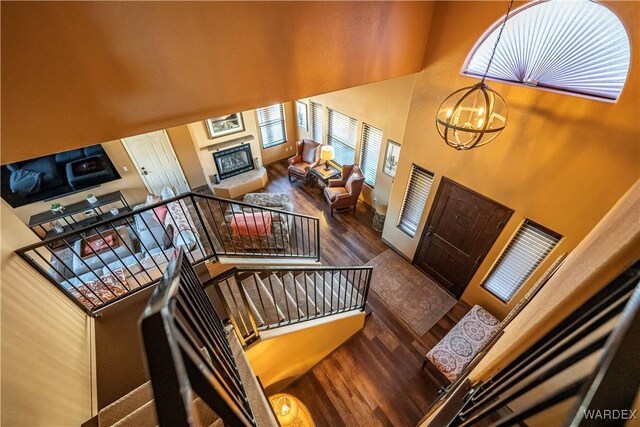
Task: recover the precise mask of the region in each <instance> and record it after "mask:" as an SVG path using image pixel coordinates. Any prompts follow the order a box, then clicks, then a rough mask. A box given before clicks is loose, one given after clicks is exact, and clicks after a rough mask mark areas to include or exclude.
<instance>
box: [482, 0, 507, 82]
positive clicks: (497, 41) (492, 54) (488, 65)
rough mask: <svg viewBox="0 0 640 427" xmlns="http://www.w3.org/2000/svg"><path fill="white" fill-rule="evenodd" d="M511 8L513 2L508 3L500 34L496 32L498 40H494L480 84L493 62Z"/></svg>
mask: <svg viewBox="0 0 640 427" xmlns="http://www.w3.org/2000/svg"><path fill="white" fill-rule="evenodd" d="M511 6H513V0H511V1H510V2H509V8H508V9H507V14H506V15H505V16H504V21H502V27H501V28H500V32H498V38H497V39H496V44H495V45H493V51H492V52H491V57H490V58H489V62H488V63H487V69H486V70H485V71H484V74H483V75H482V82H481V83H484V79H486V78H487V74H489V68H490V67H491V63H492V62H493V56H494V55H495V54H496V50H497V49H498V43H500V37H502V31H504V27H505V26H506V25H507V19H509V12H511Z"/></svg>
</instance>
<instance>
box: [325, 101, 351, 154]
mask: <svg viewBox="0 0 640 427" xmlns="http://www.w3.org/2000/svg"><path fill="white" fill-rule="evenodd" d="M328 112H329V113H328V114H329V131H328V134H327V143H328V144H329V145H332V146H333V148H334V150H335V157H334V159H333V161H334V162H335V163H336V164H337V165H339V166H342V165H352V164H353V163H354V162H355V159H356V129H357V127H358V122H357V121H356V119H354V118H351V117H349V116H345V115H344V114H342V113H339V112H337V111H335V110H332V109H331V108H329V109H328Z"/></svg>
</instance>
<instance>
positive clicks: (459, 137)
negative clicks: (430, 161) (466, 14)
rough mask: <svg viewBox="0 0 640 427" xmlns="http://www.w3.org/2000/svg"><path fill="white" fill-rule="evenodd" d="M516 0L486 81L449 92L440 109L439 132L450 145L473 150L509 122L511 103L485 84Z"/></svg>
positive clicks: (485, 73)
mask: <svg viewBox="0 0 640 427" xmlns="http://www.w3.org/2000/svg"><path fill="white" fill-rule="evenodd" d="M511 6H513V0H511V2H509V8H508V9H507V14H506V15H505V17H504V21H503V22H502V27H501V28H500V32H499V33H498V37H497V39H496V44H495V45H494V46H493V52H492V53H491V57H490V58H489V62H488V63H487V69H486V70H485V72H484V75H483V76H482V81H481V82H480V83H478V84H476V85H473V86H468V87H464V88H462V89H459V90H457V91H455V92H453V93H452V94H451V95H449V96H448V97H447V98H446V99H445V100H444V102H443V103H442V104H441V105H440V108H439V109H438V114H437V115H436V127H437V128H438V133H439V134H440V136H441V137H442V138H443V139H444V141H445V142H446V143H447V145H449V146H450V147H453V148H455V149H456V150H470V149H472V148H475V147H480V146H483V145H485V144H486V143H488V142H490V141H492V140H493V139H494V138H495V137H496V136H498V134H499V133H500V132H501V131H502V130H503V129H504V128H505V126H506V125H507V115H508V112H507V104H506V103H505V102H504V99H503V98H502V96H500V94H499V93H498V92H496V91H495V90H493V89H491V88H489V86H487V85H486V84H485V82H484V81H485V79H486V77H487V74H488V73H489V68H490V67H491V62H492V61H493V56H494V55H495V54H496V49H497V48H498V43H499V42H500V36H502V31H503V30H504V27H505V25H506V24H507V19H509V12H511Z"/></svg>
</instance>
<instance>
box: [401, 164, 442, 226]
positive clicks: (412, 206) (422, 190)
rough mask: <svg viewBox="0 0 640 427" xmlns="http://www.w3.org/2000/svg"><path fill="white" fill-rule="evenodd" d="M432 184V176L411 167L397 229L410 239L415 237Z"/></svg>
mask: <svg viewBox="0 0 640 427" xmlns="http://www.w3.org/2000/svg"><path fill="white" fill-rule="evenodd" d="M431 184H433V174H432V173H430V172H427V171H426V170H424V169H421V168H419V167H418V166H416V165H415V164H413V165H411V173H410V174H409V184H408V185H407V191H406V192H405V193H404V199H403V200H402V206H401V207H400V219H399V220H398V228H399V229H400V230H402V231H404V232H405V233H406V234H408V235H409V236H411V237H415V235H416V232H417V231H418V224H419V223H420V218H421V217H422V212H423V211H424V205H425V204H426V203H427V198H428V197H429V191H431Z"/></svg>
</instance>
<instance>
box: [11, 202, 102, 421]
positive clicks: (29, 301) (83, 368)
mask: <svg viewBox="0 0 640 427" xmlns="http://www.w3.org/2000/svg"><path fill="white" fill-rule="evenodd" d="M0 209H1V211H0V212H1V222H2V224H1V230H2V232H1V233H0V236H1V239H2V244H1V246H2V247H1V254H2V255H1V260H0V262H1V264H2V275H1V281H0V301H1V303H0V306H1V313H2V314H1V316H2V317H1V318H2V321H1V337H2V341H1V345H0V347H1V352H0V353H1V356H0V357H1V360H2V368H1V380H0V382H1V387H0V389H1V392H0V393H1V395H2V406H1V409H0V413H2V425H5V426H53V425H55V426H77V425H80V424H81V423H83V422H84V421H86V420H88V419H89V418H91V416H92V406H93V405H95V401H93V399H92V396H93V395H94V393H93V387H94V385H93V382H92V357H91V353H92V345H93V338H92V333H93V320H92V319H90V318H88V317H87V316H86V315H85V314H84V312H82V311H81V310H80V309H79V308H78V307H77V306H76V305H75V304H73V303H72V302H71V301H70V300H69V299H68V298H67V297H66V296H64V295H63V294H62V293H61V292H60V291H58V290H57V289H55V288H54V287H53V285H52V284H50V283H49V282H47V281H46V280H45V279H44V278H43V277H42V276H40V275H39V274H38V273H37V272H36V271H35V270H33V269H32V268H31V267H29V266H28V265H27V264H26V263H25V262H24V261H22V259H20V258H18V256H17V255H16V254H15V253H13V251H14V250H15V249H18V248H20V247H23V246H26V245H28V244H31V243H34V242H35V241H37V238H36V237H35V235H33V234H32V233H31V232H30V231H29V230H28V229H27V227H26V226H25V225H24V224H22V223H21V222H20V220H19V219H18V217H17V216H15V215H14V214H13V212H12V209H11V208H10V207H9V206H8V205H7V204H6V203H5V202H4V201H3V202H1V208H0Z"/></svg>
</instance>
